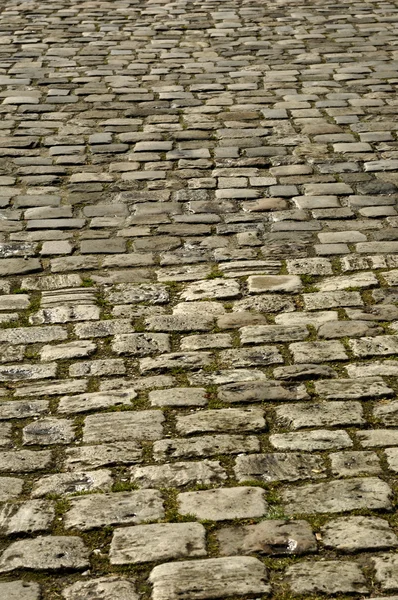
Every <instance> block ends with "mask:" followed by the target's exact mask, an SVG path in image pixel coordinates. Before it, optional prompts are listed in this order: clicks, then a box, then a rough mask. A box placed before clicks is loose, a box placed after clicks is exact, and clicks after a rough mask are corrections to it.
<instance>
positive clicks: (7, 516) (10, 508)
mask: <svg viewBox="0 0 398 600" xmlns="http://www.w3.org/2000/svg"><path fill="white" fill-rule="evenodd" d="M54 518H55V508H54V504H53V502H51V501H49V500H28V501H27V502H23V503H19V504H11V503H10V504H5V505H4V506H3V507H2V509H1V511H0V530H1V531H2V532H3V534H5V535H11V534H15V533H19V534H23V533H29V534H30V533H37V532H43V531H49V529H50V528H51V524H52V522H53V520H54Z"/></svg>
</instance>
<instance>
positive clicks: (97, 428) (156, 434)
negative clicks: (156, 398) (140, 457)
mask: <svg viewBox="0 0 398 600" xmlns="http://www.w3.org/2000/svg"><path fill="white" fill-rule="evenodd" d="M163 421H164V416H163V413H162V411H160V410H141V411H124V412H114V413H102V414H94V415H89V416H88V417H86V419H85V421H84V426H83V441H84V442H85V443H98V442H99V441H101V442H116V441H138V440H157V439H160V438H161V437H162V434H163V426H162V423H163Z"/></svg>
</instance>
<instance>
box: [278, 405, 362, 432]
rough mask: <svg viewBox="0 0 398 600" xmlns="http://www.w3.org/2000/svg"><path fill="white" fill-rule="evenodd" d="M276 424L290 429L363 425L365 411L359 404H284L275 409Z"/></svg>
mask: <svg viewBox="0 0 398 600" xmlns="http://www.w3.org/2000/svg"><path fill="white" fill-rule="evenodd" d="M275 415H276V423H277V424H278V425H280V426H282V427H289V429H294V430H297V429H303V428H306V427H333V426H335V425H340V426H341V425H346V426H355V425H363V424H365V423H366V420H365V419H364V417H363V409H362V406H361V404H360V403H359V402H320V403H311V404H309V403H305V404H300V403H297V404H284V405H283V406H278V407H277V408H276V409H275Z"/></svg>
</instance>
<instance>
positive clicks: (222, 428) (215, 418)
mask: <svg viewBox="0 0 398 600" xmlns="http://www.w3.org/2000/svg"><path fill="white" fill-rule="evenodd" d="M264 427H265V419H264V416H263V411H262V410H261V409H258V408H246V409H237V408H225V409H223V408H220V409H218V410H217V411H215V410H209V411H203V410H202V411H197V412H195V413H193V414H191V415H186V416H183V417H177V421H176V429H177V432H178V433H179V434H180V435H190V434H192V433H207V432H220V433H222V432H227V431H231V432H234V431H240V432H244V431H260V430H261V429H264Z"/></svg>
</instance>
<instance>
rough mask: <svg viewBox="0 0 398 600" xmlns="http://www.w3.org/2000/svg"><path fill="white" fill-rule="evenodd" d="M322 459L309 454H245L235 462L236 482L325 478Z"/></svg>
mask: <svg viewBox="0 0 398 600" xmlns="http://www.w3.org/2000/svg"><path fill="white" fill-rule="evenodd" d="M325 470H326V469H325V464H324V461H323V460H322V458H320V457H319V456H316V455H311V454H298V453H293V452H292V453H283V452H275V453H269V454H247V455H242V456H238V457H237V459H236V461H235V467H234V471H235V475H236V478H237V480H238V481H240V482H244V481H259V482H274V481H299V480H300V479H318V478H319V477H325Z"/></svg>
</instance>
